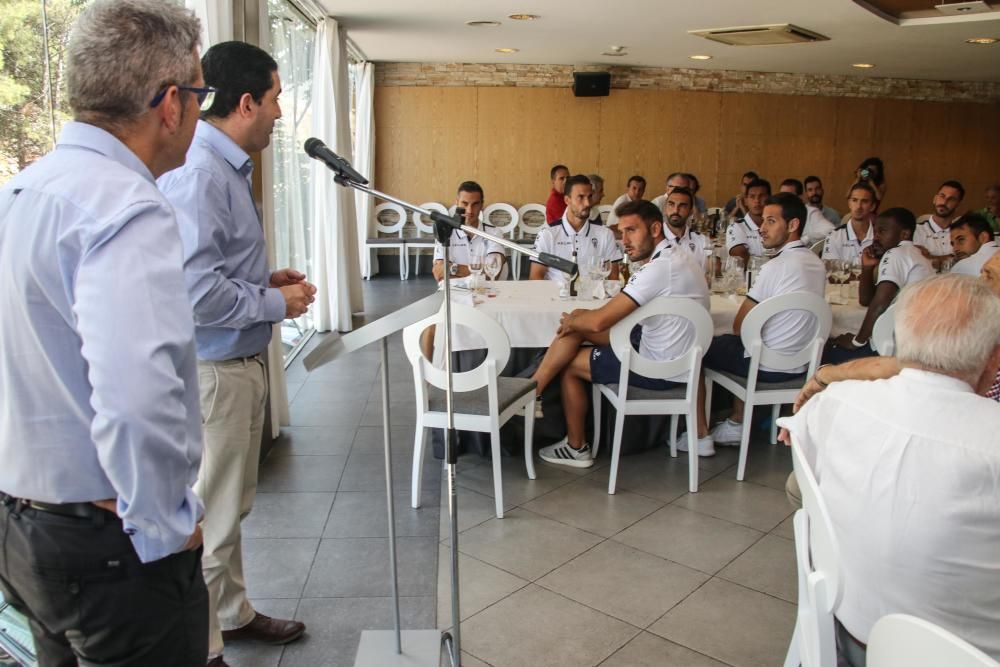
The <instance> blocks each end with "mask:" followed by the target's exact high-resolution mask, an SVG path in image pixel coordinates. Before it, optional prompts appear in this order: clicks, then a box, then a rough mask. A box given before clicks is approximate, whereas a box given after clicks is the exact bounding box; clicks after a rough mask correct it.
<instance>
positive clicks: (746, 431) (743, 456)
mask: <svg viewBox="0 0 1000 667" xmlns="http://www.w3.org/2000/svg"><path fill="white" fill-rule="evenodd" d="M752 421H753V404H751V403H747V404H746V407H744V408H743V431H742V432H741V434H740V465H739V467H738V468H737V469H736V481H738V482H742V481H743V475H744V473H746V470H747V453H748V452H749V450H750V428H751V422H752Z"/></svg>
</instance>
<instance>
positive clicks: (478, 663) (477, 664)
mask: <svg viewBox="0 0 1000 667" xmlns="http://www.w3.org/2000/svg"><path fill="white" fill-rule="evenodd" d="M461 661H462V667H490V665H488V664H486V663H485V662H483V661H482V660H480V659H479V658H477V657H475V656H474V655H472V654H471V653H468V652H467V651H465V650H464V649H463V650H462V658H461ZM440 667H451V660H450V658H449V657H448V654H447V653H442V654H441V663H440Z"/></svg>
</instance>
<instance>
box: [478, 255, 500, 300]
mask: <svg viewBox="0 0 1000 667" xmlns="http://www.w3.org/2000/svg"><path fill="white" fill-rule="evenodd" d="M483 268H484V269H485V270H486V276H487V277H488V278H489V279H490V280H491V281H492V282H494V283H495V282H496V280H497V276H498V275H500V270H501V269H502V268H503V256H501V255H500V254H499V253H495V252H491V253H490V254H488V255H486V259H485V260H484V263H483ZM486 292H487V294H496V293H497V289H496V285H494V286H493V287H492V288H490V289H488V290H487V291H486Z"/></svg>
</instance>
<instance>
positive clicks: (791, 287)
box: [743, 241, 826, 373]
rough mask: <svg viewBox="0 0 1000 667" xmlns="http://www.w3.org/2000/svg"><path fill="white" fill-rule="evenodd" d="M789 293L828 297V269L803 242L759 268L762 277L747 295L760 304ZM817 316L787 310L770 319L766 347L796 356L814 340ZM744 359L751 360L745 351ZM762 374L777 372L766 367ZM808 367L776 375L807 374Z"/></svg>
mask: <svg viewBox="0 0 1000 667" xmlns="http://www.w3.org/2000/svg"><path fill="white" fill-rule="evenodd" d="M790 292H812V293H813V294H816V295H817V296H820V297H822V296H825V295H826V267H824V266H823V262H822V261H821V260H820V258H819V257H817V256H816V255H814V254H813V252H812V251H811V250H809V248H807V247H806V246H805V245H804V244H803V243H802V241H789V242H788V243H786V244H785V245H784V246H782V248H781V251H780V252H779V253H778V254H777V255H775V256H774V257H773V258H772V259H771V260H770V261H768V262H765V263H764V265H763V266H762V267H760V274H759V275H758V276H757V279H756V280H755V281H754V284H753V285H752V286H751V287H750V290H749V291H748V292H747V298H748V299H752V300H754V301H756V302H757V303H760V302H761V301H764V300H765V299H770V298H771V297H773V296H779V295H782V294H789V293H790ZM815 327H816V316H815V315H811V314H810V313H807V312H804V311H801V310H788V311H785V312H783V313H778V314H777V315H775V316H774V317H772V318H771V319H769V320H768V321H767V322H766V323H765V324H764V327H763V328H762V329H761V332H760V334H761V340H762V341H763V342H764V345H766V346H767V347H769V348H771V349H772V350H774V351H776V352H786V353H789V354H791V353H795V352H798V351H800V350H802V349H803V348H805V346H806V345H808V344H809V343H811V342H812V340H813V330H814V329H815ZM743 356H746V357H749V356H750V353H749V352H747V351H745V350H744V352H743ZM760 368H761V370H765V371H776V369H774V368H769V367H767V366H765V365H764V364H761V365H760ZM806 369H807V366H800V367H799V368H797V369H792V370H784V371H777V372H779V373H804V372H805V371H806Z"/></svg>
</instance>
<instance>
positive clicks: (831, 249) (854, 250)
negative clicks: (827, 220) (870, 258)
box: [823, 220, 875, 262]
mask: <svg viewBox="0 0 1000 667" xmlns="http://www.w3.org/2000/svg"><path fill="white" fill-rule="evenodd" d="M874 240H875V233H874V226H873V225H871V224H869V225H868V232H867V233H866V234H865V237H864V238H863V239H859V238H858V234H857V232H855V231H854V221H853V220H848V221H847V224H846V225H840V226H839V227H837V228H836V229H834V230H833V231H832V232H830V235H829V236H827V237H826V243H824V244H823V259H842V260H844V261H846V262H853V261H854V260H855V259H859V258H860V257H861V251H862V250H864V249H865V248H867V247H868V246H870V245H871V244H872V242H873V241H874Z"/></svg>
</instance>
